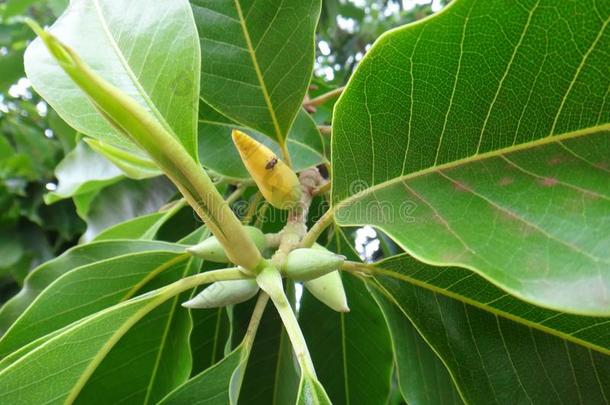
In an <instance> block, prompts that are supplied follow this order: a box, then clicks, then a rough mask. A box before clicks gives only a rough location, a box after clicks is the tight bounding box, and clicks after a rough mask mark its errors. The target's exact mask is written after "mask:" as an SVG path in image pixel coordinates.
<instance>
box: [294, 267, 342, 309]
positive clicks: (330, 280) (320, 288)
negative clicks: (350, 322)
mask: <svg viewBox="0 0 610 405" xmlns="http://www.w3.org/2000/svg"><path fill="white" fill-rule="evenodd" d="M303 285H304V286H305V288H307V290H308V291H309V292H310V293H311V295H313V296H314V297H316V298H317V299H318V300H320V301H321V302H322V303H324V304H326V305H327V306H329V307H330V308H332V309H334V310H335V311H337V312H349V307H348V306H347V297H346V296H345V289H344V288H343V282H342V281H341V275H340V274H339V272H338V271H333V272H331V273H328V274H325V275H323V276H322V277H318V278H316V279H313V280H309V281H306V282H304V283H303Z"/></svg>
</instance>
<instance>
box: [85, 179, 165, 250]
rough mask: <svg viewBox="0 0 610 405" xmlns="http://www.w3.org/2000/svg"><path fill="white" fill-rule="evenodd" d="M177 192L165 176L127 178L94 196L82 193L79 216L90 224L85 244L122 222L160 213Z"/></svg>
mask: <svg viewBox="0 0 610 405" xmlns="http://www.w3.org/2000/svg"><path fill="white" fill-rule="evenodd" d="M175 193H176V189H175V188H174V186H173V185H172V184H171V183H170V182H169V181H168V180H167V178H165V177H156V178H153V179H146V180H139V181H137V180H131V179H124V180H123V181H121V182H119V183H116V184H113V185H111V186H109V187H107V188H106V189H104V192H101V193H96V194H95V195H94V196H90V194H83V195H80V196H78V197H77V198H75V203H76V206H77V208H78V210H79V215H83V216H84V217H85V218H86V221H87V231H86V232H85V234H84V235H83V237H82V239H83V240H84V241H89V240H91V239H92V238H93V237H95V236H96V235H97V234H98V233H100V232H101V231H103V230H104V229H106V228H108V227H110V226H113V225H116V224H117V223H119V222H122V221H125V220H128V219H131V218H134V217H137V216H140V215H144V214H148V213H151V212H154V211H157V210H158V209H159V208H160V207H161V206H163V205H164V204H165V203H167V201H168V200H169V199H170V198H171V197H172V196H173V195H174V194H175Z"/></svg>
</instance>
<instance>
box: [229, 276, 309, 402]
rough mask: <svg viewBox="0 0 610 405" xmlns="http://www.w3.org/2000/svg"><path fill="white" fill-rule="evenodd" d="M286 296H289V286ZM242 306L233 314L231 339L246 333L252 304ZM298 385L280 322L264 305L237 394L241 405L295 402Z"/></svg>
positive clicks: (294, 362) (286, 339)
mask: <svg viewBox="0 0 610 405" xmlns="http://www.w3.org/2000/svg"><path fill="white" fill-rule="evenodd" d="M287 289H288V290H289V292H288V295H289V296H291V295H292V293H291V291H290V289H291V288H290V287H288V288H287ZM248 304H249V303H247V304H242V305H239V306H237V307H235V309H234V312H233V326H234V339H235V338H237V339H240V338H241V336H242V335H243V334H244V333H245V332H246V328H247V326H248V321H249V314H250V313H251V312H252V310H251V307H252V305H248ZM298 386H299V371H298V365H297V364H296V361H295V360H294V358H293V351H292V345H291V344H290V339H289V338H288V336H287V334H286V332H285V330H284V325H283V324H282V320H281V319H280V316H279V314H278V312H277V310H276V309H275V307H274V306H273V305H267V308H265V312H264V313H263V317H262V319H261V321H260V325H259V331H258V332H257V335H256V340H255V341H254V344H253V345H252V351H251V353H250V357H249V358H248V366H247V367H246V370H245V374H244V381H243V383H242V386H241V390H240V395H239V404H243V405H269V404H272V405H282V404H290V403H294V401H295V398H296V394H297V390H298Z"/></svg>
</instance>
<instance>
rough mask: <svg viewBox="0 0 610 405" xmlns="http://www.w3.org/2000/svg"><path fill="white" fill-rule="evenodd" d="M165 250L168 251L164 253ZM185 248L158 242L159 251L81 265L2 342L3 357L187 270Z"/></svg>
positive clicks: (0, 354)
mask: <svg viewBox="0 0 610 405" xmlns="http://www.w3.org/2000/svg"><path fill="white" fill-rule="evenodd" d="M162 249H163V250H162ZM187 257H188V256H187V255H186V254H185V253H184V247H181V246H180V245H171V244H164V243H162V242H158V247H157V250H156V251H145V252H139V253H132V254H128V255H123V256H117V257H113V258H109V259H106V260H101V261H96V262H93V263H91V264H87V265H84V266H80V267H77V268H75V269H73V270H70V271H69V272H67V273H65V274H64V275H62V276H61V277H59V278H58V279H57V280H55V281H54V282H53V283H52V284H50V285H49V286H48V287H47V288H45V289H44V290H43V291H42V292H41V293H40V294H39V295H38V296H37V297H36V300H35V301H34V302H33V303H32V305H30V306H29V307H28V308H27V309H26V310H25V312H24V313H23V314H22V315H21V316H20V317H19V318H18V319H17V320H16V321H15V323H13V324H12V325H11V327H10V329H9V330H8V331H7V332H6V333H5V334H4V335H3V336H2V339H0V357H4V356H6V355H8V354H9V353H11V352H12V351H14V350H16V349H18V348H19V347H21V346H24V345H26V344H27V343H30V342H32V341H34V340H36V339H37V338H39V337H42V336H44V335H46V334H47V333H51V332H53V331H55V330H57V329H60V328H62V327H64V326H67V325H69V324H71V323H72V322H76V321H78V320H79V319H81V318H84V317H86V316H88V315H91V314H94V313H96V312H98V311H101V310H102V309H105V308H107V307H110V306H112V305H115V304H117V303H119V302H121V301H125V300H127V299H129V298H131V297H133V296H135V295H137V293H138V292H140V289H141V288H142V287H143V286H144V285H145V284H146V283H147V282H148V281H150V280H151V279H153V278H154V277H155V276H157V275H159V274H160V273H162V272H165V271H170V269H171V268H172V267H173V266H179V267H181V268H184V261H185V260H186V259H187Z"/></svg>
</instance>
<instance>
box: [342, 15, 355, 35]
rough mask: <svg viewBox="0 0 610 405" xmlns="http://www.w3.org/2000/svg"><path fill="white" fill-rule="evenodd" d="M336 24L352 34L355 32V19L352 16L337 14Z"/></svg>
mask: <svg viewBox="0 0 610 405" xmlns="http://www.w3.org/2000/svg"><path fill="white" fill-rule="evenodd" d="M337 25H338V26H339V28H341V29H342V30H343V31H345V32H349V33H350V34H353V33H354V32H356V20H354V19H353V18H345V17H343V16H340V15H338V16H337Z"/></svg>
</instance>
